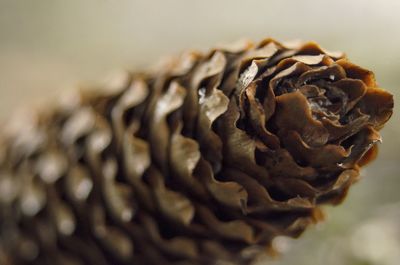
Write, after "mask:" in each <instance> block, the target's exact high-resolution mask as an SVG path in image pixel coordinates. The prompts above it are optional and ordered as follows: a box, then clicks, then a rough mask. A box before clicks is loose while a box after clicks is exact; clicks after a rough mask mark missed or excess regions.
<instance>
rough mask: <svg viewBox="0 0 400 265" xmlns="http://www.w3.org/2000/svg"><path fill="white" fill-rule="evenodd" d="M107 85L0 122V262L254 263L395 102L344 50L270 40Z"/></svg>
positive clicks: (316, 202)
mask: <svg viewBox="0 0 400 265" xmlns="http://www.w3.org/2000/svg"><path fill="white" fill-rule="evenodd" d="M115 88H117V89H112V90H110V89H109V90H107V89H102V88H97V89H95V90H91V91H84V92H82V93H80V94H79V95H78V96H76V97H71V98H68V99H65V100H64V103H63V104H60V105H58V106H57V107H55V108H54V109H52V110H51V111H50V110H46V111H39V112H38V113H33V112H31V113H29V114H27V115H26V116H25V117H23V119H20V120H13V122H12V124H7V125H6V126H4V128H3V134H4V135H3V136H2V138H1V139H2V140H1V144H0V146H1V148H0V203H1V204H0V205H1V208H0V232H1V236H0V262H1V264H73V265H78V264H79V265H82V264H99V265H106V264H146V265H147V264H156V265H157V264H249V263H251V262H252V261H253V260H254V259H255V257H256V256H257V255H258V254H260V253H264V252H265V251H266V250H267V249H271V242H272V240H273V239H274V237H276V236H290V237H297V236H299V235H300V234H301V233H302V232H303V231H304V230H305V228H306V227H307V226H308V225H309V224H311V223H314V222H316V221H318V220H319V219H321V212H320V210H319V207H320V206H321V205H322V204H325V203H330V204H337V203H339V202H341V201H342V199H343V198H344V197H345V195H346V193H347V191H348V189H349V187H350V185H351V184H352V183H354V182H355V180H357V178H358V175H359V169H360V167H361V166H363V165H364V164H366V163H367V162H369V161H370V160H372V159H373V158H374V157H375V155H376V150H377V149H376V142H378V141H380V135H379V133H378V130H379V129H381V128H382V127H383V125H384V124H385V122H386V121H387V120H388V119H389V118H390V116H391V114H392V108H393V98H392V95H390V94H389V93H387V92H385V91H384V90H382V89H380V88H378V87H377V84H376V83H375V79H374V76H373V73H372V72H370V71H368V70H365V69H363V68H361V67H359V66H357V65H354V64H352V63H350V62H349V61H348V60H347V59H346V58H345V57H344V56H343V55H342V54H335V53H330V52H327V51H325V50H323V49H321V48H320V47H319V46H318V45H317V44H315V43H311V42H308V43H301V44H297V45H294V44H285V45H283V44H281V43H278V42H276V41H274V40H271V39H267V40H264V41H262V42H261V43H260V44H258V45H253V44H252V43H248V42H246V43H242V44H241V45H232V46H230V47H220V48H217V49H214V50H212V51H211V52H210V53H208V54H206V55H203V54H200V53H197V52H189V53H186V54H184V55H182V56H181V57H180V58H177V59H174V60H171V61H169V62H168V63H166V64H163V65H162V66H160V67H159V68H157V69H156V70H153V71H149V72H147V73H133V74H126V75H125V76H124V77H123V78H122V79H120V80H119V83H118V86H116V87H115ZM14 123H16V124H17V125H18V126H15V124H14ZM13 124H14V125H13Z"/></svg>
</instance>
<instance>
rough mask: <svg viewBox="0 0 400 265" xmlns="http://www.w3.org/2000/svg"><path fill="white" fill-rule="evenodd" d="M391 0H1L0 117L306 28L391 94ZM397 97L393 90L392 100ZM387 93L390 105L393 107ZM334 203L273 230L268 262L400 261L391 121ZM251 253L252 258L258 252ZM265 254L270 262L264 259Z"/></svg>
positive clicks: (383, 264) (396, 34) (394, 10)
mask: <svg viewBox="0 0 400 265" xmlns="http://www.w3.org/2000/svg"><path fill="white" fill-rule="evenodd" d="M399 12H400V1H397V0H379V1H378V0H370V1H364V0H352V1H348V0H347V1H345V0H336V1H317V0H314V1H311V0H309V1H289V0H279V1H268V0H260V1H256V0H247V1H239V0H225V1H223V0H202V1H194V0H168V1H161V0H159V1H156V0H130V1H128V0H118V1H113V0H85V1H82V0H68V1H65V0H36V1H23V0H0V119H2V120H4V119H6V118H7V117H8V116H9V115H10V114H11V113H12V112H13V110H15V109H18V108H20V107H21V106H26V105H27V104H29V105H31V104H45V103H46V102H50V101H51V99H54V98H55V97H57V95H58V94H59V93H60V92H63V91H65V90H68V89H71V87H74V86H77V85H80V84H82V83H83V84H90V83H93V84H95V83H96V82H99V80H102V79H103V78H104V76H106V75H108V74H109V73H112V72H115V71H116V70H118V69H129V70H135V69H141V68H143V67H148V66H149V65H152V64H154V62H156V61H157V60H158V59H159V58H160V57H162V56H164V55H168V54H176V53H179V52H180V51H183V50H185V49H193V48H197V49H201V50H207V49H208V48H210V47H212V46H213V45H214V44H216V43H220V42H229V41H233V40H237V39H241V38H250V39H254V40H256V41H259V40H261V39H262V38H264V37H268V36H272V37H274V38H277V39H279V40H291V39H304V40H315V41H317V42H318V43H320V44H321V45H322V46H323V47H324V48H327V49H329V50H343V51H345V52H346V53H347V55H348V56H349V58H350V59H351V60H352V61H353V62H355V63H357V64H359V65H362V66H364V67H365V68H368V69H370V70H372V71H374V72H375V74H376V77H377V80H378V82H379V84H380V85H381V86H382V87H384V88H386V89H387V90H389V91H390V92H391V93H393V94H394V95H395V101H396V98H397V99H398V98H399V95H400V92H399V91H400V90H399V87H400V15H399ZM396 102H397V101H396ZM398 111H399V108H398V104H395V113H396V112H397V113H398ZM382 134H383V139H384V141H383V144H382V145H381V148H380V156H379V159H378V160H377V161H376V162H374V163H373V164H372V165H370V166H368V167H367V168H366V170H364V171H363V179H362V181H360V182H359V183H358V184H356V185H355V186H354V187H353V188H352V190H351V191H350V194H349V196H348V198H347V200H346V201H345V202H344V204H343V205H341V206H340V207H337V208H332V207H327V208H326V212H327V220H326V222H324V223H322V224H319V225H317V226H316V227H313V228H311V229H309V230H308V231H307V232H306V233H305V234H304V236H303V237H302V238H301V240H290V239H286V238H278V239H277V240H276V241H275V242H274V243H275V245H276V247H277V248H278V249H280V250H281V251H282V252H283V253H284V255H283V257H282V258H280V259H278V260H275V261H272V264H274V265H289V264H290V265H293V264H296V265H306V264H307V265H310V264H312V265H313V264H324V265H333V264H335V265H336V264H343V265H347V264H349V265H350V264H351V265H370V264H379V265H398V264H400V176H399V175H400V174H399V172H400V137H399V135H400V123H399V118H398V115H396V114H395V115H394V116H393V118H392V119H391V121H390V122H389V124H388V125H387V126H386V127H385V129H384V130H383V132H382ZM266 263H267V261H266V260H261V261H260V263H259V264H260V265H261V264H266ZM268 264H271V262H268Z"/></svg>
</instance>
